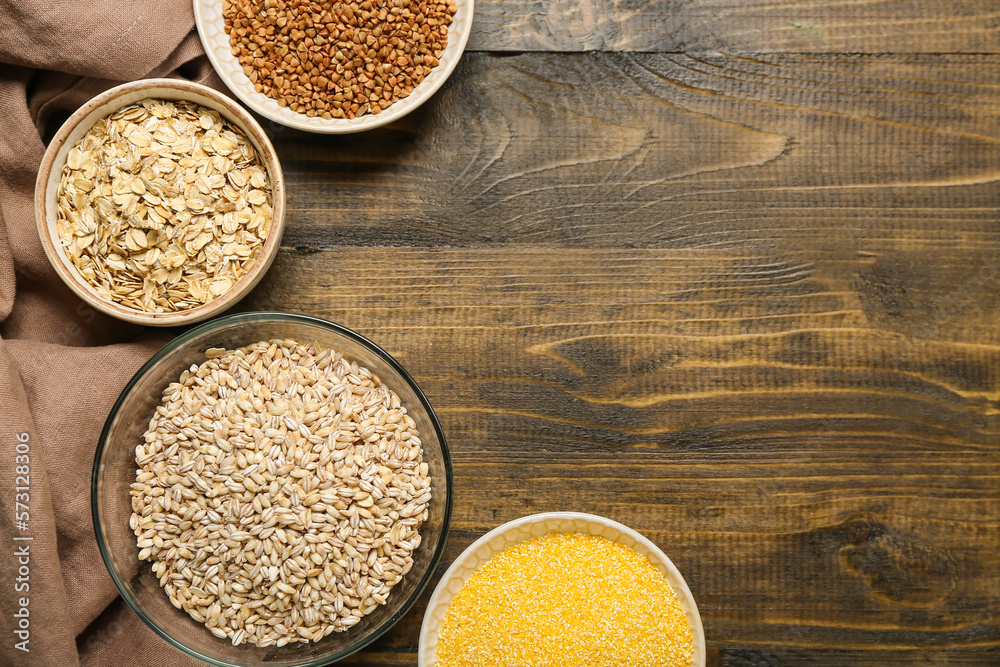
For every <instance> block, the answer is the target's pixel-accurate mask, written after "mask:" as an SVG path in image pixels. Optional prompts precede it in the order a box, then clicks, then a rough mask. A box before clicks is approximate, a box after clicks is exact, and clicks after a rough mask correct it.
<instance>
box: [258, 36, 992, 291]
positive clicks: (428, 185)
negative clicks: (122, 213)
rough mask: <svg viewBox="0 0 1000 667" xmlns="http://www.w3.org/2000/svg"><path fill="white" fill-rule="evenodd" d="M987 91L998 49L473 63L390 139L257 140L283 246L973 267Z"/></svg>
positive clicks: (988, 224)
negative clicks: (284, 188)
mask: <svg viewBox="0 0 1000 667" xmlns="http://www.w3.org/2000/svg"><path fill="white" fill-rule="evenodd" d="M998 90H1000V56H981V55H978V56H971V55H959V56H940V57H930V56H905V57H902V56H843V55H830V56H809V57H806V56H782V55H774V56H766V57H764V56H761V57H748V56H731V55H714V56H698V57H695V56H690V55H657V54H636V55H625V54H525V55H522V56H516V57H507V58H499V57H495V56H489V55H484V54H470V55H469V56H467V57H466V58H465V59H464V60H463V62H462V65H461V66H460V67H459V69H458V71H457V72H456V73H455V75H454V76H453V78H452V80H451V81H450V82H449V84H447V85H446V87H445V88H444V89H443V90H442V91H441V92H439V93H438V95H436V96H435V97H434V98H433V99H432V100H431V101H429V102H428V103H427V104H426V105H424V107H422V108H421V109H419V110H418V111H417V112H415V113H413V114H411V115H410V116H408V117H406V118H405V119H403V120H402V121H400V122H398V123H395V124H393V125H391V126H389V127H388V128H383V129H380V130H376V131H373V132H366V133H364V134H363V135H355V136H348V137H319V136H312V135H304V134H301V133H296V132H293V131H291V130H281V129H280V128H279V129H274V130H272V134H273V137H274V140H275V142H276V144H277V149H278V153H279V155H280V157H281V160H282V164H283V166H284V170H285V174H286V177H287V179H288V181H289V202H288V203H289V214H288V215H289V219H288V227H287V232H286V234H287V236H286V243H287V244H288V245H291V246H296V247H302V248H304V249H307V248H309V247H317V248H329V247H335V246H338V245H406V246H442V245H445V246H455V245H461V246H473V245H489V244H493V243H518V244H557V245H564V246H573V247H598V246H621V245H626V246H646V247H674V248H681V247H684V248H697V247H709V248H742V247H745V245H746V243H747V242H748V241H749V240H752V241H753V243H754V244H755V245H756V246H758V247H763V246H765V245H766V246H769V247H773V248H775V249H777V250H780V249H783V248H790V249H808V248H815V247H819V246H818V245H817V244H821V243H822V244H825V245H824V246H823V247H830V248H831V250H836V251H838V252H845V253H855V252H881V251H882V250H894V251H901V250H907V251H912V252H915V253H918V254H922V253H926V252H928V251H931V250H936V249H941V248H950V249H964V250H968V251H969V252H971V253H973V254H976V253H978V256H979V257H980V259H984V260H985V259H986V258H988V257H993V256H995V252H996V247H997V246H996V243H997V241H998V237H997V231H998V229H997V225H996V220H997V215H998V210H1000V209H998V205H1000V201H998V197H997V181H998V179H1000V151H998V150H997V148H998V144H1000V126H998V125H997V122H996V118H997V114H998V113H1000V97H998V96H997V91H998ZM831 242H832V243H833V245H830V243H831ZM953 268H954V270H955V271H957V272H959V274H961V275H959V274H956V275H955V276H953V277H954V278H956V279H960V280H964V281H970V280H972V281H974V280H977V279H979V278H976V277H975V276H973V275H971V274H968V275H966V274H962V271H963V269H962V268H961V267H960V266H959V265H955V266H954V267H953ZM985 270H986V271H988V272H995V271H996V270H995V269H992V268H987V269H985ZM993 276H994V273H989V274H988V275H984V276H982V279H983V280H989V279H990V277H993ZM872 279H877V276H873V277H872Z"/></svg>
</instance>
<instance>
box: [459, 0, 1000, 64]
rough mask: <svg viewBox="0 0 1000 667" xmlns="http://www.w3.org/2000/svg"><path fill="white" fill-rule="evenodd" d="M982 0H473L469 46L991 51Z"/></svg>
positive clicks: (991, 22) (997, 47)
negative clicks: (627, 0) (474, 6)
mask: <svg viewBox="0 0 1000 667" xmlns="http://www.w3.org/2000/svg"><path fill="white" fill-rule="evenodd" d="M998 17H1000V11H998V7H997V5H996V3H994V2H990V1H989V0H952V1H950V2H932V1H930V0H923V1H919V2H912V1H908V0H852V1H842V2H829V1H827V0H772V1H769V2H760V1H754V0H742V1H739V2H733V1H732V0H685V1H681V0H631V1H629V2H622V1H620V0H530V1H527V2H510V1H509V0H479V1H478V2H476V8H475V19H474V22H473V31H472V36H471V38H470V40H469V48H470V49H472V50H476V51H562V52H567V51H594V50H597V51H636V52H638V51H647V52H651V51H668V52H681V51H689V52H690V51H705V50H718V51H743V52H754V51H757V52H759V51H764V52H776V51H792V52H801V53H836V52H846V53H854V52H864V53H959V52H960V53H997V52H998V51H1000V21H998Z"/></svg>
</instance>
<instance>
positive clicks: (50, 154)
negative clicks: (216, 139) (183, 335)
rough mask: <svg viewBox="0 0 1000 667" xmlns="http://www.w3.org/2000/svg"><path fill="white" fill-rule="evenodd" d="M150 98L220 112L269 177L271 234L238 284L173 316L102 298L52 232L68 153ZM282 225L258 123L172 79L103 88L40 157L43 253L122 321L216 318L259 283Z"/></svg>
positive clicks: (219, 97) (272, 163)
mask: <svg viewBox="0 0 1000 667" xmlns="http://www.w3.org/2000/svg"><path fill="white" fill-rule="evenodd" d="M148 97H155V98H158V99H167V100H188V101H190V102H194V103H195V104H199V105H201V106H203V107H207V108H209V109H214V110H216V111H218V112H219V113H220V114H221V115H222V117H223V118H225V119H226V120H228V121H229V122H231V123H232V124H233V125H235V126H236V127H238V128H239V129H240V130H242V131H243V133H244V134H246V136H247V137H248V138H249V139H250V141H251V143H252V144H253V146H254V148H256V149H257V151H258V153H260V156H261V159H262V160H263V162H264V166H265V167H266V168H267V175H268V176H269V177H270V179H271V188H272V190H271V194H272V201H273V209H274V219H273V220H272V222H271V231H270V233H269V234H268V237H267V239H265V241H264V246H263V247H262V248H261V251H260V255H259V256H258V257H257V259H256V260H255V261H254V262H253V264H251V265H250V268H249V269H248V270H247V272H246V273H245V274H243V276H242V277H241V278H240V279H239V280H238V281H236V284H235V285H233V286H232V288H230V289H229V291H228V292H225V293H224V294H222V295H221V296H219V297H218V298H216V299H215V300H213V301H210V302H209V303H206V304H202V305H200V306H198V307H196V308H190V309H188V310H183V311H178V312H173V313H148V312H145V311H141V310H136V309H134V308H127V307H125V306H122V305H120V304H118V303H115V302H113V301H109V300H107V299H104V298H102V297H101V296H99V295H98V293H97V291H96V290H95V289H94V288H93V287H91V285H90V283H88V282H87V281H86V280H85V279H84V278H83V276H81V275H80V273H79V271H77V269H76V267H75V266H74V265H73V263H72V262H71V261H70V260H69V258H68V257H67V256H66V253H65V252H64V250H63V247H62V244H61V243H60V242H59V235H58V233H57V231H56V194H57V191H58V189H59V179H60V176H61V174H62V169H63V166H65V164H66V155H67V154H68V153H69V151H70V149H71V148H73V146H74V145H76V142H77V141H79V140H80V138H81V137H83V135H85V134H86V133H87V132H88V131H89V130H90V129H91V128H92V127H93V126H94V125H95V124H96V123H97V122H98V121H99V120H101V119H102V118H104V117H106V116H108V115H110V114H112V113H114V112H115V111H117V110H118V109H120V108H121V107H124V106H127V105H129V104H132V103H133V102H137V101H139V100H142V99H146V98H148ZM284 221H285V183H284V179H283V178H282V175H281V167H280V165H279V164H278V158H277V156H276V155H275V152H274V147H273V146H272V145H271V142H270V141H269V140H268V138H267V135H265V134H264V130H263V129H262V128H261V127H260V125H259V124H258V123H257V121H255V120H254V119H253V117H252V116H250V114H248V113H247V112H246V111H245V110H244V109H243V108H242V107H241V106H240V105H239V104H237V103H236V102H234V101H233V100H232V99H230V98H229V97H226V96H225V95H223V94H221V93H219V92H217V91H215V90H212V89H211V88H208V87H206V86H202V85H200V84H197V83H191V82H189V81H183V80H176V79H145V80H141V81H133V82H131V83H126V84H124V85H121V86H118V87H116V88H112V89H110V90H107V91H105V92H103V93H101V94H100V95H98V96H97V97H95V98H93V99H92V100H90V101H89V102H87V103H86V104H84V105H83V106H82V107H80V108H79V109H78V110H77V111H76V113H74V114H73V115H72V116H70V117H69V120H67V121H66V122H65V123H64V124H63V126H62V127H61V128H59V131H58V132H56V135H55V137H54V138H53V139H52V143H50V144H49V147H48V149H47V150H46V151H45V156H44V157H43V158H42V166H41V167H40V168H39V170H38V180H37V181H36V182H35V224H36V226H37V228H38V236H39V238H40V239H41V241H42V247H43V248H44V249H45V254H46V255H47V256H48V258H49V261H50V262H51V263H52V266H53V267H54V268H55V270H56V273H58V274H59V277H60V278H62V280H63V282H65V283H66V284H67V285H68V286H69V288H70V289H71V290H73V291H74V292H75V293H76V294H77V296H79V297H80V298H81V299H83V300H84V301H86V302H87V303H88V304H89V305H91V306H93V307H94V308H96V309H97V310H99V311H101V312H103V313H107V314H108V315H111V316H113V317H117V318H118V319H120V320H125V321H126V322H133V323H135V324H143V325H146V326H177V325H181V324H193V323H195V322H200V321H202V320H205V319H208V318H209V317H212V316H213V315H217V314H219V313H221V312H222V311H224V310H226V309H227V308H229V307H231V306H232V305H233V304H235V303H236V302H237V301H239V300H240V299H242V298H243V297H244V296H246V295H247V294H248V293H249V292H250V290H252V289H253V288H254V286H255V285H256V284H257V283H258V282H259V281H260V279H261V278H262V277H263V276H264V273H265V272H266V271H267V269H268V267H269V266H270V265H271V262H273V261H274V257H275V255H276V254H277V250H278V245H279V243H280V242H281V234H282V231H283V229H284Z"/></svg>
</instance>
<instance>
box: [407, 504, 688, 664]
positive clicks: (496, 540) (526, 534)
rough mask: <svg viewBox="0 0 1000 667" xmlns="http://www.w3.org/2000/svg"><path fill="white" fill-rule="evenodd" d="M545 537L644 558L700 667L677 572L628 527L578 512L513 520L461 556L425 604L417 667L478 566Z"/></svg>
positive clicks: (428, 657) (429, 656) (426, 660)
mask: <svg viewBox="0 0 1000 667" xmlns="http://www.w3.org/2000/svg"><path fill="white" fill-rule="evenodd" d="M547 533H584V534H589V535H598V536H600V537H605V538H607V539H609V540H613V541H615V542H618V543H619V544H623V545H625V546H626V547H629V548H630V549H633V550H635V551H636V552H638V553H640V554H642V555H643V556H645V557H646V558H648V559H649V562H651V563H652V564H653V566H654V567H655V568H656V569H658V570H659V571H660V572H662V573H663V576H664V577H666V579H667V581H668V582H669V583H670V585H671V587H673V589H674V591H675V592H676V593H677V597H678V598H680V602H681V606H682V607H683V608H684V612H685V613H686V614H687V617H688V620H689V621H690V622H691V635H692V638H693V643H694V647H693V648H694V660H693V661H692V667H705V629H704V627H703V626H702V624H701V615H700V614H699V613H698V607H697V605H695V602H694V596H693V595H691V589H690V588H688V585H687V583H686V582H685V581H684V577H682V576H681V573H680V572H679V571H678V570H677V567H676V566H675V565H674V564H673V563H671V562H670V559H669V558H667V556H666V555H665V554H664V553H663V552H662V551H660V549H659V547H657V546H656V545H655V544H653V543H652V542H650V541H649V540H647V539H646V538H645V537H643V536H642V535H640V534H639V533H637V532H636V531H634V530H632V529H631V528H629V527H628V526H624V525H622V524H620V523H618V522H616V521H612V520H611V519H606V518H604V517H603V516H597V515H595V514H583V513H580V512H545V513H543V514H532V515H530V516H526V517H522V518H520V519H515V520H514V521H510V522H508V523H505V524H503V525H502V526H500V527H499V528H496V529H494V530H492V531H490V532H489V533H486V534H485V535H483V536H482V537H481V538H479V539H478V540H476V541H475V542H473V543H472V545H471V546H470V547H469V548H468V549H466V550H465V551H463V552H462V554H461V555H460V556H459V557H458V558H457V559H455V562H454V563H452V564H451V567H449V568H448V571H447V572H445V573H444V576H443V577H441V581H440V582H438V585H437V588H435V589H434V593H433V594H432V595H431V599H430V602H428V603H427V611H426V612H425V613H424V622H423V624H422V625H421V627H420V647H419V649H418V652H417V665H418V666H419V667H434V665H435V664H437V663H436V661H435V658H434V651H435V649H436V648H437V640H438V633H439V632H440V630H441V624H442V623H443V622H444V617H445V614H446V613H447V612H448V605H450V604H451V600H452V598H453V597H455V595H457V594H458V591H459V590H461V588H462V585H463V584H465V582H466V581H468V579H469V577H471V576H472V574H473V573H474V572H475V571H476V570H477V569H478V568H479V566H480V565H482V564H483V563H485V562H486V561H488V560H489V559H490V558H492V557H493V556H494V555H496V554H498V553H500V552H501V551H503V550H504V549H507V548H508V547H512V546H514V545H515V544H518V543H520V542H524V541H526V540H530V539H532V538H535V537H539V536H541V535H545V534H547Z"/></svg>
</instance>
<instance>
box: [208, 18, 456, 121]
mask: <svg viewBox="0 0 1000 667" xmlns="http://www.w3.org/2000/svg"><path fill="white" fill-rule="evenodd" d="M456 11H457V7H456V5H455V2H454V0H344V1H343V2H331V1H318V2H317V1H309V0H223V16H224V19H225V27H226V32H227V33H228V35H229V44H230V47H231V49H232V53H233V55H234V56H236V57H237V59H238V60H239V63H240V65H242V66H243V72H244V73H245V74H246V75H247V77H249V79H250V81H251V82H252V83H253V86H254V90H256V91H257V92H258V93H263V94H264V95H267V96H268V97H271V98H273V99H275V100H277V102H278V104H279V105H280V106H282V107H288V108H289V109H291V110H292V111H295V112H298V113H302V114H305V115H306V116H319V117H322V118H326V119H331V118H354V117H356V116H360V115H362V114H365V113H373V114H378V113H381V112H382V111H384V110H385V109H386V108H387V107H389V106H390V105H392V104H394V103H395V102H397V101H399V100H400V99H402V98H404V97H408V96H409V95H410V93H411V92H412V91H413V88H414V87H415V86H416V85H417V84H419V83H420V82H421V81H423V80H424V77H426V76H427V75H428V74H430V73H431V69H432V68H433V67H436V66H437V65H438V64H439V59H440V58H441V56H442V55H443V54H444V50H445V47H446V46H447V44H448V26H449V25H450V24H451V22H452V17H453V16H454V14H455V12H456Z"/></svg>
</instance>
